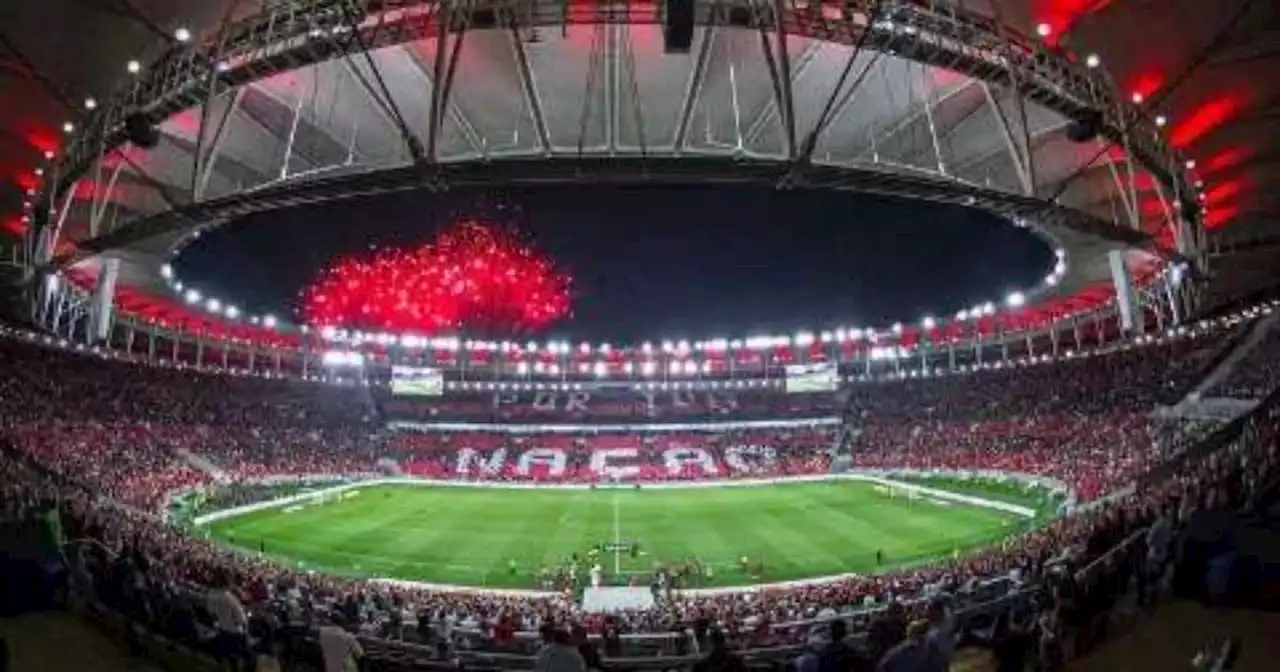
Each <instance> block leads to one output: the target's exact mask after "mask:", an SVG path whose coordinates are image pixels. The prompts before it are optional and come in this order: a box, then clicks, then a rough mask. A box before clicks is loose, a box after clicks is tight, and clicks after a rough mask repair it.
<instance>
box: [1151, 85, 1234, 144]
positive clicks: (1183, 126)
mask: <svg viewBox="0 0 1280 672" xmlns="http://www.w3.org/2000/svg"><path fill="white" fill-rule="evenodd" d="M1242 106H1243V101H1242V100H1241V98H1240V97H1239V96H1236V95H1225V96H1221V97H1218V98H1215V99H1213V100H1211V101H1209V102H1207V103H1205V104H1203V105H1201V106H1200V107H1198V108H1196V109H1195V110H1194V111H1193V112H1192V113H1191V114H1189V115H1187V116H1186V117H1184V118H1182V119H1180V120H1178V122H1177V123H1176V124H1175V125H1174V127H1173V131H1172V132H1171V133H1170V134H1169V139H1170V141H1171V142H1172V143H1173V145H1174V146H1175V147H1179V148H1183V147H1187V146H1188V145H1190V144H1192V143H1194V142H1195V141H1196V140H1199V139H1200V138H1202V137H1204V136H1205V135H1206V134H1208V133H1211V132H1212V131H1213V130H1214V129H1216V128H1218V127H1219V126H1221V125H1222V124H1224V123H1226V122H1227V121H1228V120H1230V119H1231V117H1233V116H1235V114H1236V113H1238V112H1239V111H1240V108H1241V107H1242Z"/></svg>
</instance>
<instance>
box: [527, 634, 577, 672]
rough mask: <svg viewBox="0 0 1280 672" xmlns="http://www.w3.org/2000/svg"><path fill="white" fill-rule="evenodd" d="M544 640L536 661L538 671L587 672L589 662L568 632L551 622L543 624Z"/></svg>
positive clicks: (535, 667) (535, 665)
mask: <svg viewBox="0 0 1280 672" xmlns="http://www.w3.org/2000/svg"><path fill="white" fill-rule="evenodd" d="M542 642H543V644H542V648H541V649H539V650H538V655H537V658H536V661H535V663H534V669H535V670H537V672H586V669H587V663H586V661H585V660H583V658H582V654H581V653H579V652H578V647H577V646H575V645H574V643H573V641H572V640H571V639H570V638H569V633H568V632H565V631H564V630H563V629H561V628H557V627H555V626H553V625H551V624H546V625H543V626H542Z"/></svg>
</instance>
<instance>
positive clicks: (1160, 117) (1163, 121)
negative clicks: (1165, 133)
mask: <svg viewBox="0 0 1280 672" xmlns="http://www.w3.org/2000/svg"><path fill="white" fill-rule="evenodd" d="M1167 123H1169V119H1168V118H1167V117H1165V116H1164V115H1163V114H1157V115H1156V126H1159V127H1160V128H1164V125H1165V124H1167Z"/></svg>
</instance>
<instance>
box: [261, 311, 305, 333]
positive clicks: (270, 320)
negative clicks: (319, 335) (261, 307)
mask: <svg viewBox="0 0 1280 672" xmlns="http://www.w3.org/2000/svg"><path fill="white" fill-rule="evenodd" d="M262 326H264V327H266V328H268V329H275V328H276V316H275V315H267V316H266V317H263V318H262ZM302 330H303V331H306V330H307V328H306V327H305V326H304V327H303V328H302Z"/></svg>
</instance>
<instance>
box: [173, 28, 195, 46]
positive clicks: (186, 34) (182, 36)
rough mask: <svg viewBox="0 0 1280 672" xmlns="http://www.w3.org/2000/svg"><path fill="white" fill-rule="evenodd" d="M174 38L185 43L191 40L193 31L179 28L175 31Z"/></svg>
mask: <svg viewBox="0 0 1280 672" xmlns="http://www.w3.org/2000/svg"><path fill="white" fill-rule="evenodd" d="M173 39H175V40H177V41H179V42H181V43H183V44H185V43H187V42H190V41H191V31H190V30H187V29H186V28H179V29H177V30H175V31H173Z"/></svg>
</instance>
